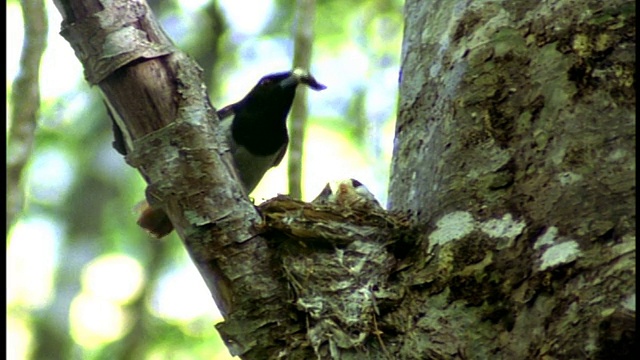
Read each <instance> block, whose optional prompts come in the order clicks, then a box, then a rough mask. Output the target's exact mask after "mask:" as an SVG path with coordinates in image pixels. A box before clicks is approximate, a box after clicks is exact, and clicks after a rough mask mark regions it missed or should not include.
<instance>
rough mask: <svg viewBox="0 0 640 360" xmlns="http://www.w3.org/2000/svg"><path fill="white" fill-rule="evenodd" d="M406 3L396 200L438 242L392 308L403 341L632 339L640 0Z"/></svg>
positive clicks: (500, 344) (545, 347)
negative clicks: (639, 2)
mask: <svg viewBox="0 0 640 360" xmlns="http://www.w3.org/2000/svg"><path fill="white" fill-rule="evenodd" d="M405 19H406V24H405V37H404V44H403V53H402V74H401V85H400V92H401V100H400V108H399V118H398V122H397V125H396V129H397V133H396V148H395V151H394V158H393V165H392V169H393V170H392V174H393V175H392V179H391V185H390V205H391V209H393V210H399V211H406V212H408V213H410V214H412V215H413V217H414V220H415V224H416V226H418V227H421V228H424V229H425V232H424V234H423V236H422V237H421V238H420V239H419V240H418V242H417V247H418V248H420V249H421V250H422V251H424V253H423V255H421V256H422V257H423V258H425V257H426V258H427V259H429V258H430V257H433V260H430V262H429V261H423V262H422V264H420V262H416V264H414V268H413V269H410V270H408V271H405V272H403V274H402V276H403V277H406V278H407V279H408V281H409V285H410V288H411V289H414V291H411V292H410V293H409V294H408V296H407V297H406V298H405V301H406V303H405V304H404V306H403V307H405V309H404V310H402V311H398V313H397V314H395V315H393V316H391V315H390V316H389V317H386V318H384V317H383V319H384V320H388V322H387V321H383V323H384V324H385V325H392V326H393V328H394V329H395V331H398V330H400V331H401V332H403V333H404V334H405V335H404V336H403V338H404V341H405V344H404V345H403V346H402V350H401V354H404V355H403V356H402V357H404V358H415V359H417V358H443V359H444V358H447V359H448V358H475V359H532V358H536V359H539V358H549V359H552V358H562V359H576V358H580V359H584V358H622V357H625V356H632V355H634V352H635V345H634V342H633V336H634V334H635V325H634V320H635V184H634V182H635V171H634V170H635V155H634V154H635V110H634V109H635V88H634V86H635V80H634V79H635V3H633V2H629V1H609V2H600V1H584V2H579V3H576V2H573V1H561V0H557V1H546V2H524V1H520V2H512V1H473V2H470V1H428V2H424V1H411V0H410V1H407V2H406V4H405ZM400 314H404V316H399V315H400ZM614 324H615V325H614ZM421 356H422V357H421Z"/></svg>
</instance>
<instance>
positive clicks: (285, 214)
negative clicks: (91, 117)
mask: <svg viewBox="0 0 640 360" xmlns="http://www.w3.org/2000/svg"><path fill="white" fill-rule="evenodd" d="M80 3H83V1H79V0H78V1H62V0H60V1H58V4H62V5H60V6H59V9H61V12H63V13H64V14H65V24H64V33H65V35H66V37H67V38H68V39H69V41H70V42H71V43H72V45H73V46H74V48H75V49H76V52H77V53H78V56H79V57H80V59H81V60H82V61H83V63H84V64H85V68H86V69H87V79H88V80H89V81H90V82H92V83H94V84H96V85H98V86H99V87H100V88H101V89H102V91H103V93H104V94H105V97H106V99H107V100H108V103H109V104H110V108H111V111H112V112H113V113H114V116H115V117H116V119H117V120H118V124H119V126H120V127H121V128H122V130H123V131H124V132H125V134H127V138H128V145H129V151H130V155H129V156H128V160H129V161H130V163H131V164H133V165H134V166H136V167H137V168H138V169H139V170H140V171H141V173H142V174H143V175H144V176H145V178H146V179H147V181H148V182H149V183H150V185H149V189H148V193H149V195H150V197H152V198H157V202H158V204H159V205H162V206H163V207H164V209H165V210H166V211H167V213H168V214H169V215H170V217H171V219H172V221H173V222H174V225H176V229H177V230H178V233H179V235H180V237H181V238H182V239H183V241H184V244H185V246H186V247H187V248H188V249H189V251H190V253H191V255H192V257H193V259H194V262H195V263H196V264H197V266H198V267H199V268H200V270H201V272H202V275H203V277H204V278H205V280H206V282H207V284H208V285H209V287H210V289H211V291H212V295H213V297H214V298H215V299H216V302H217V303H218V305H219V306H220V307H221V309H222V312H223V314H224V315H225V322H224V323H222V324H221V325H219V326H218V329H219V330H220V332H221V334H222V336H223V338H224V339H225V340H226V341H227V344H228V346H229V349H230V351H231V352H232V353H234V354H238V355H240V356H241V357H242V358H245V359H267V358H287V359H309V358H314V357H318V358H342V359H362V358H368V359H453V358H460V359H466V358H473V359H540V358H544V359H554V358H558V359H576V358H580V359H582V358H602V359H605V358H606V359H610V358H622V357H630V356H633V355H635V354H634V353H633V352H634V351H635V345H634V340H635V339H634V337H635V241H634V240H635V235H634V230H635V222H634V221H635V187H634V160H635V159H634V153H635V148H634V143H635V128H634V119H635V118H634V113H633V109H634V106H635V90H634V87H633V86H634V85H635V83H634V78H635V55H634V54H635V53H634V51H635V37H634V36H635V12H634V11H635V5H634V4H633V3H625V2H623V1H610V2H606V4H604V3H602V2H596V1H593V2H592V3H588V4H585V3H583V4H576V3H575V2H569V1H556V2H551V1H547V2H540V3H538V2H516V5H514V2H510V1H504V2H503V3H500V2H482V1H474V2H466V3H464V2H459V1H440V2H429V1H418V0H408V1H407V3H406V7H405V17H406V29H405V39H404V46H403V54H402V58H403V63H402V76H401V84H400V88H401V101H400V112H399V118H398V123H397V138H396V148H395V152H394V160H393V175H392V179H391V191H390V207H391V209H390V210H391V212H392V213H393V214H390V213H387V212H384V211H381V210H379V209H377V208H375V207H365V208H350V207H345V206H341V205H344V204H334V205H318V204H304V203H301V202H298V201H294V200H291V199H288V198H278V199H275V200H273V201H271V202H268V203H266V204H265V205H263V206H262V207H261V209H260V210H261V212H262V214H260V215H258V214H257V213H256V212H255V211H253V208H252V207H251V206H250V203H249V202H248V201H247V199H246V196H243V195H242V193H241V191H240V190H239V186H238V185H237V181H235V177H234V174H233V170H232V169H231V168H230V165H229V158H228V153H227V152H226V151H225V145H224V144H223V143H221V142H218V140H217V139H218V138H219V136H217V135H216V131H215V128H216V124H217V121H216V120H215V116H213V113H212V111H211V107H210V105H209V104H208V103H207V101H206V99H205V96H204V95H203V91H202V87H201V79H199V77H198V75H199V73H198V71H197V69H196V68H195V67H194V65H193V64H192V63H191V62H190V61H188V60H187V59H185V58H184V57H183V56H181V55H180V54H179V53H178V52H176V51H175V49H172V48H170V44H168V41H167V40H166V39H165V38H164V35H163V34H162V33H161V31H158V29H157V26H156V25H155V23H154V21H153V19H152V18H151V17H150V16H148V14H147V12H148V11H147V9H146V8H144V9H142V8H135V7H129V8H127V7H126V6H122V5H123V4H124V3H125V2H124V1H116V2H115V3H116V5H114V6H113V9H112V8H106V9H103V8H102V5H100V4H97V3H98V2H97V1H90V0H86V1H84V3H86V4H84V5H83V6H77V5H78V4H80ZM104 3H106V2H104ZM132 3H133V2H129V5H130V4H132ZM109 4H111V3H109ZM136 4H137V3H136ZM518 4H522V6H520V5H518ZM602 4H604V5H602ZM116 8H117V9H116ZM122 9H124V10H126V11H125V14H124V15H121V16H115V17H114V16H113V15H112V14H110V12H113V11H116V10H122ZM132 14H133V15H132ZM127 16H133V17H134V19H132V20H131V21H128V22H127V23H126V26H124V27H122V29H120V28H118V27H113V26H105V23H107V22H106V21H105V22H101V21H103V20H109V19H111V20H114V19H116V20H117V19H120V18H122V19H125V20H126V19H127ZM107 25H108V24H107ZM120 25H121V24H119V25H118V26H120ZM98 26H103V27H104V30H103V31H104V32H99V31H96V30H95V29H94V28H95V27H98ZM118 31H120V33H118ZM96 33H97V34H99V36H95V35H94V36H92V37H89V36H88V35H91V34H96ZM141 33H144V36H141ZM122 35H129V36H128V37H127V36H122ZM105 39H106V40H107V41H104V43H102V42H101V41H102V40H105ZM127 39H136V40H148V41H149V43H150V44H149V43H145V41H141V42H140V43H139V44H133V45H128V46H122V47H120V48H118V47H112V46H113V45H114V43H113V41H116V40H120V41H121V40H127ZM110 41H111V42H110ZM105 44H107V45H109V46H106V45H105ZM145 47H146V48H145ZM94 49H102V50H101V51H102V53H97V54H96V53H95V50H94ZM107 50H109V51H107ZM115 50H118V51H120V53H118V54H117V56H113V54H114V53H117V51H115ZM124 50H127V51H124ZM92 51H93V52H92ZM114 51H115V52H114ZM109 56H111V57H109ZM132 92H134V93H132ZM136 94H137V96H136ZM130 99H135V100H136V101H135V102H131V101H130ZM160 110H161V111H160ZM176 174H179V175H180V176H176ZM212 204H216V206H212ZM221 205H224V206H221Z"/></svg>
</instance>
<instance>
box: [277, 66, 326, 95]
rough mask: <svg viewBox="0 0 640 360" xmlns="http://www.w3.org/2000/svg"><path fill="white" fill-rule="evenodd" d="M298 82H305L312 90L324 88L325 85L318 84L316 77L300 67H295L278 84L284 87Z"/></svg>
mask: <svg viewBox="0 0 640 360" xmlns="http://www.w3.org/2000/svg"><path fill="white" fill-rule="evenodd" d="M298 84H306V85H308V86H309V87H310V88H312V89H313V90H318V91H319V90H324V89H326V88H327V87H326V86H324V85H322V84H320V83H319V82H318V81H316V79H315V78H314V77H313V76H311V74H309V72H308V71H305V70H302V69H300V68H295V69H294V70H293V71H292V72H291V75H290V76H289V77H287V78H286V79H284V80H282V81H281V82H280V86H281V87H283V88H285V87H289V86H296V85H298Z"/></svg>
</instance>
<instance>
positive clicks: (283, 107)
mask: <svg viewBox="0 0 640 360" xmlns="http://www.w3.org/2000/svg"><path fill="white" fill-rule="evenodd" d="M299 84H304V85H307V86H309V87H310V88H311V89H313V90H324V89H325V88H326V86H324V85H322V84H320V83H319V82H318V81H316V79H315V78H314V77H313V76H311V74H309V72H307V71H305V70H302V69H299V68H296V69H294V70H292V71H285V72H280V73H274V74H269V75H266V76H264V77H263V78H262V79H260V81H258V83H257V84H256V86H254V87H253V89H251V91H249V93H248V94H247V95H246V96H245V97H244V99H242V100H240V101H239V102H238V106H241V107H242V110H244V111H247V112H251V113H252V114H256V115H257V114H269V115H270V116H278V117H284V118H285V119H286V116H287V115H288V113H289V110H290V109H291V104H292V103H293V98H294V97H295V94H296V88H297V86H298V85H299ZM237 110H238V108H236V112H237Z"/></svg>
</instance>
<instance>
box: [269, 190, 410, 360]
mask: <svg viewBox="0 0 640 360" xmlns="http://www.w3.org/2000/svg"><path fill="white" fill-rule="evenodd" d="M260 211H261V212H262V214H263V217H264V219H265V226H266V227H267V230H268V231H269V232H272V233H273V232H275V233H278V234H283V235H285V236H274V237H273V239H274V241H277V244H275V246H277V249H278V254H279V258H280V261H281V266H282V268H283V270H284V274H285V277H286V279H287V281H288V283H289V285H290V287H291V289H292V290H293V296H294V300H293V302H294V304H295V306H296V308H297V309H298V310H299V311H302V312H304V313H305V314H306V315H307V322H308V327H307V337H308V339H309V341H310V343H311V346H312V347H313V349H314V351H315V353H316V354H317V356H318V358H326V357H331V358H334V359H336V358H339V357H340V352H341V349H359V350H363V351H364V350H365V349H366V346H365V343H366V342H367V339H368V338H369V335H371V334H375V335H379V330H378V329H377V326H376V319H375V317H376V316H378V315H380V312H379V307H378V305H379V303H380V302H381V301H389V300H393V299H395V300H397V299H398V298H399V297H400V295H399V294H398V292H397V291H391V290H390V289H389V288H388V286H387V278H388V274H390V273H391V272H392V269H393V268H394V267H395V264H396V259H395V257H394V255H393V253H392V252H391V251H390V250H389V249H390V245H392V244H395V243H396V242H398V241H399V240H400V236H401V234H402V233H403V231H402V229H405V228H407V226H408V222H407V220H406V219H403V218H402V217H399V216H394V215H392V214H390V213H388V212H387V211H385V210H383V209H382V208H380V207H369V206H362V207H345V206H343V205H340V204H314V203H304V202H301V201H297V200H293V199H291V198H289V197H287V196H283V195H280V196H278V197H277V198H274V199H272V200H269V201H268V202H266V203H264V204H262V205H261V206H260ZM378 340H380V338H379V336H378ZM380 343H381V342H380ZM381 345H382V346H384V345H383V344H382V343H381Z"/></svg>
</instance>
